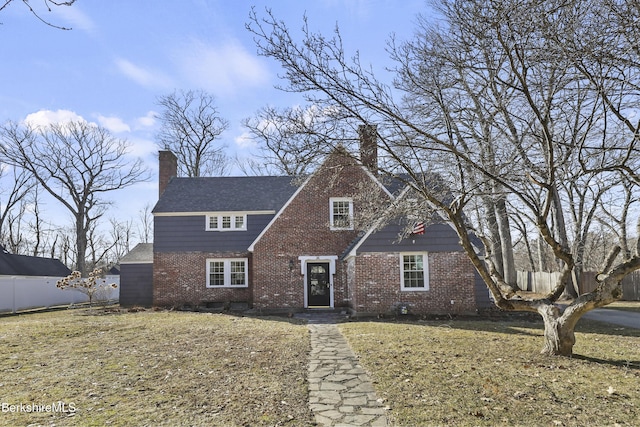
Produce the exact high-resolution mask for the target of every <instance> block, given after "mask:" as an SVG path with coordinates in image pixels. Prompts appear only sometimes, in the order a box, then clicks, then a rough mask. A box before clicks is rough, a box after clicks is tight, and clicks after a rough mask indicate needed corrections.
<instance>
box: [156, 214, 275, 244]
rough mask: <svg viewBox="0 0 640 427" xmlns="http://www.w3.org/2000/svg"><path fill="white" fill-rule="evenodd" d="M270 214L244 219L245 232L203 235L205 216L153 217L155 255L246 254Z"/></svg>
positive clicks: (214, 232) (216, 232)
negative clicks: (181, 253) (165, 253)
mask: <svg viewBox="0 0 640 427" xmlns="http://www.w3.org/2000/svg"><path fill="white" fill-rule="evenodd" d="M272 218H273V214H268V215H267V214H265V215H247V230H246V231H205V225H206V224H205V216H204V215H194V216H156V217H155V218H154V233H153V246H154V251H155V252H189V251H198V252H200V251H201V252H218V251H220V252H228V251H246V250H247V248H248V247H249V245H251V243H252V242H253V241H254V240H255V238H256V237H258V234H260V232H261V231H262V230H263V229H264V228H265V227H266V226H267V224H268V223H269V221H271V219H272Z"/></svg>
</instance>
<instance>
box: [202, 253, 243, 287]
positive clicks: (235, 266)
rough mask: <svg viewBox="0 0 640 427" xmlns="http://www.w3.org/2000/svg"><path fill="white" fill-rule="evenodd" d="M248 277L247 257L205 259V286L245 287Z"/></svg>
mask: <svg viewBox="0 0 640 427" xmlns="http://www.w3.org/2000/svg"><path fill="white" fill-rule="evenodd" d="M248 278H249V264H248V260H247V258H210V259H207V288H246V287H248V286H249V279H248Z"/></svg>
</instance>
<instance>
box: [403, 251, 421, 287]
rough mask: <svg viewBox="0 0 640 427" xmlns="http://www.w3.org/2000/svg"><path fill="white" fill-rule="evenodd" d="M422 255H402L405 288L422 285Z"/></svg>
mask: <svg viewBox="0 0 640 427" xmlns="http://www.w3.org/2000/svg"><path fill="white" fill-rule="evenodd" d="M423 261H424V260H423V258H422V255H403V257H402V271H403V273H402V274H403V278H404V287H405V288H423V287H424V264H423Z"/></svg>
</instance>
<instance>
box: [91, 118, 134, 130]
mask: <svg viewBox="0 0 640 427" xmlns="http://www.w3.org/2000/svg"><path fill="white" fill-rule="evenodd" d="M98 123H100V126H102V127H104V128H107V129H108V130H109V131H110V132H113V133H121V132H131V128H130V127H129V125H128V124H126V123H125V122H123V121H122V119H121V118H119V117H105V116H103V115H98Z"/></svg>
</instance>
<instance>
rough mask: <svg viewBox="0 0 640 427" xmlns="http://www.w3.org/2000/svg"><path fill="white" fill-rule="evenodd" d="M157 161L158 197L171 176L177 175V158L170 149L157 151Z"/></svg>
mask: <svg viewBox="0 0 640 427" xmlns="http://www.w3.org/2000/svg"><path fill="white" fill-rule="evenodd" d="M158 161H159V163H158V166H159V167H158V190H159V193H158V197H160V196H162V193H164V190H165V189H166V188H167V185H168V184H169V181H171V178H173V177H175V176H177V175H178V158H177V157H176V155H175V154H173V153H172V152H171V151H158Z"/></svg>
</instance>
